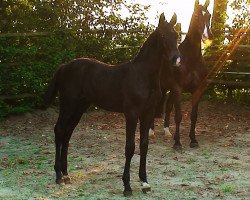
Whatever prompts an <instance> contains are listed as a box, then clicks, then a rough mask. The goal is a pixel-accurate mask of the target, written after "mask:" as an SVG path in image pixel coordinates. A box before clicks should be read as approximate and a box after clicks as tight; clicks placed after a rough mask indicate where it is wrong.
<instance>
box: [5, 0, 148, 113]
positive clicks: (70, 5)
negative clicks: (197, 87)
mask: <svg viewBox="0 0 250 200" xmlns="http://www.w3.org/2000/svg"><path fill="white" fill-rule="evenodd" d="M148 8H149V7H148V6H141V5H139V4H128V3H126V1H125V0H111V1H106V0H84V1H81V0H68V1H65V0H13V1H9V0H2V1H0V9H1V10H0V109H1V110H4V112H1V114H0V117H1V115H2V116H5V115H7V114H9V113H15V112H25V111H27V110H29V109H31V108H36V107H37V106H39V105H40V104H41V98H40V96H41V94H42V93H43V91H44V89H45V87H46V84H47V82H48V80H49V79H50V78H51V77H52V76H53V73H54V71H55V70H56V68H57V67H58V66H59V65H60V64H61V63H64V62H67V61H69V60H72V59H74V58H77V57H93V58H96V59H99V60H102V61H104V62H108V63H113V64H115V63H121V62H124V61H127V60H129V59H131V58H132V56H134V55H135V54H136V52H137V51H138V48H139V46H141V44H142V43H143V41H144V40H145V38H146V37H147V35H148V34H149V32H151V28H152V27H151V26H149V25H146V20H147V18H146V17H145V11H147V9H148ZM121 9H123V10H124V9H125V10H127V13H128V14H127V16H121ZM125 45H126V46H128V47H130V48H123V49H122V48H117V47H119V46H125ZM24 94H27V95H24ZM32 94H35V98H33V95H32ZM28 97H30V98H28Z"/></svg>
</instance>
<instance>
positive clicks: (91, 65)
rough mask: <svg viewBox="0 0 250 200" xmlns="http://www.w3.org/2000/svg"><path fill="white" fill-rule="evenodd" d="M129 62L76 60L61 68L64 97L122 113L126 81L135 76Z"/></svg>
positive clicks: (60, 88)
mask: <svg viewBox="0 0 250 200" xmlns="http://www.w3.org/2000/svg"><path fill="white" fill-rule="evenodd" d="M130 65H131V64H130V63H124V64H120V65H109V64H106V63H103V62H100V61H98V60H95V59H90V58H80V59H75V60H73V61H71V62H70V63H68V64H65V65H62V66H61V67H60V68H59V70H58V73H57V75H58V77H57V84H58V89H59V94H60V95H62V96H63V98H65V97H66V98H67V97H69V98H70V99H72V98H73V99H82V100H84V101H87V102H89V103H91V104H94V105H96V106H99V107H101V108H103V109H106V110H110V111H116V112H122V111H123V102H124V91H125V90H126V88H127V87H126V85H127V84H126V83H128V82H129V81H131V79H132V77H131V76H130V75H129V73H130V71H131V70H130V68H131V66H130Z"/></svg>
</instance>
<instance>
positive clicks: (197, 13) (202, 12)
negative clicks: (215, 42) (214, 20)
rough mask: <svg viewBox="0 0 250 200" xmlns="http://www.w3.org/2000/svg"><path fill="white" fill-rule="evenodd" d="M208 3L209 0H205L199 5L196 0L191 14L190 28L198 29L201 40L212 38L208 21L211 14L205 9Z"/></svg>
mask: <svg viewBox="0 0 250 200" xmlns="http://www.w3.org/2000/svg"><path fill="white" fill-rule="evenodd" d="M209 3H210V0H206V2H205V4H204V5H200V4H199V0H196V1H195V6H194V12H193V16H192V26H191V28H192V29H198V32H199V34H200V36H201V38H202V40H203V41H205V40H212V39H213V34H212V31H211V23H210V19H211V14H210V13H209V11H208V10H207V7H208V5H209Z"/></svg>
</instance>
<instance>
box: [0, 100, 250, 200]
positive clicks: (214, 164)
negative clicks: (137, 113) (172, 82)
mask: <svg viewBox="0 0 250 200" xmlns="http://www.w3.org/2000/svg"><path fill="white" fill-rule="evenodd" d="M189 111H190V104H189V103H188V102H185V103H184V105H183V120H182V127H181V141H182V144H183V147H184V149H183V151H182V152H176V151H174V150H173V149H172V145H173V140H172V139H171V138H168V139H166V138H165V136H164V133H163V123H162V119H157V120H156V137H155V138H150V145H149V151H148V165H147V171H148V180H149V183H150V184H151V187H152V192H151V193H149V194H146V195H145V194H142V192H141V190H140V183H139V179H138V170H139V155H138V154H139V150H138V149H139V133H138V130H137V133H136V153H135V155H134V157H133V160H132V165H131V186H132V188H133V196H132V197H131V199H142V198H143V199H250V181H249V180H250V120H249V119H250V108H249V107H246V106H239V105H232V104H230V105H229V104H222V103H215V102H208V101H203V102H201V104H200V109H199V119H198V123H197V139H198V141H199V144H200V148H198V149H191V148H189V138H188V133H189V127H190V121H189ZM57 116H58V113H57V109H56V108H50V109H48V110H46V111H36V112H33V113H28V114H25V115H21V116H12V117H9V118H8V119H6V120H5V121H3V122H1V123H0V199H58V198H59V199H126V198H124V197H123V196H122V191H123V186H122V181H121V176H122V173H123V165H124V161H125V160H124V158H125V156H124V145H125V121H124V118H123V115H122V114H117V113H111V112H106V111H100V110H98V111H93V112H90V113H88V114H86V115H84V116H83V117H82V120H81V122H80V123H79V125H78V126H77V128H76V129H75V132H74V133H73V136H72V138H71V141H70V149H69V159H68V163H69V172H70V174H71V177H72V184H71V185H65V186H58V185H56V184H55V182H54V181H55V180H54V179H55V173H54V170H53V165H54V134H53V127H54V124H55V122H56V119H57ZM172 119H173V117H172ZM170 130H172V132H173V131H174V124H173V120H172V126H171V127H170Z"/></svg>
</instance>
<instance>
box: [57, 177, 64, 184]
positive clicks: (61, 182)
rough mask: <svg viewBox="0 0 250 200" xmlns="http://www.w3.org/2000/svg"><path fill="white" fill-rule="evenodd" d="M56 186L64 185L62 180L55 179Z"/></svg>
mask: <svg viewBox="0 0 250 200" xmlns="http://www.w3.org/2000/svg"><path fill="white" fill-rule="evenodd" d="M56 184H58V185H64V184H65V183H64V180H63V179H62V178H58V179H56Z"/></svg>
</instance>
